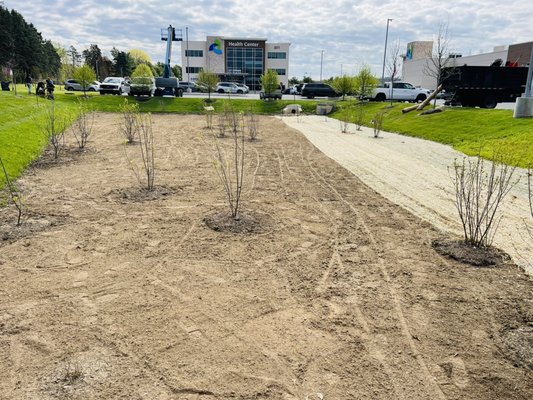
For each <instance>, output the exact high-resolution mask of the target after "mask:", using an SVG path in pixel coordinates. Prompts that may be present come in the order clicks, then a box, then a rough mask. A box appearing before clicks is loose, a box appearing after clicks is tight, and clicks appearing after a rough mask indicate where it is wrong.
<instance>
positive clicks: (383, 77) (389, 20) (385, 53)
mask: <svg viewBox="0 0 533 400" xmlns="http://www.w3.org/2000/svg"><path fill="white" fill-rule="evenodd" d="M391 21H392V18H387V33H385V51H384V52H383V70H382V72H381V84H382V85H383V84H384V83H385V58H386V57H387V39H388V38H389V22H391Z"/></svg>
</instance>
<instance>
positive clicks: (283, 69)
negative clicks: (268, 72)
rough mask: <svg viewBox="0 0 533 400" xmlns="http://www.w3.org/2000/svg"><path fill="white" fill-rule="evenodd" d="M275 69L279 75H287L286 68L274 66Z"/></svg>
mask: <svg viewBox="0 0 533 400" xmlns="http://www.w3.org/2000/svg"><path fill="white" fill-rule="evenodd" d="M274 71H276V73H277V74H278V75H286V73H287V72H286V71H285V68H274Z"/></svg>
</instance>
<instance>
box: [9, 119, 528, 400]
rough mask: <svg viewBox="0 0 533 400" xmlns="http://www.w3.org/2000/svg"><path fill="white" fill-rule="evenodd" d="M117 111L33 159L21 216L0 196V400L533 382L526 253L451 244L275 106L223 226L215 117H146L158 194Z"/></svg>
mask: <svg viewBox="0 0 533 400" xmlns="http://www.w3.org/2000/svg"><path fill="white" fill-rule="evenodd" d="M119 121H120V116H118V115H112V114H99V115H98V116H97V126H96V129H95V133H94V135H93V136H92V137H91V140H90V142H89V147H88V150H87V151H86V152H85V153H82V154H78V153H77V152H75V151H74V150H73V149H74V142H73V138H72V137H71V136H69V138H68V142H69V145H70V146H71V150H70V151H68V152H66V153H65V154H64V155H63V156H62V158H61V161H60V162H58V163H57V165H55V164H50V163H47V162H44V161H43V162H41V163H38V164H37V165H36V166H35V167H34V168H32V169H30V170H29V171H28V173H27V174H26V175H25V176H24V177H23V178H22V179H21V181H20V185H21V186H22V187H23V188H24V192H25V193H26V195H27V200H26V207H27V210H28V214H27V215H26V220H25V222H24V224H23V225H22V227H21V228H16V227H14V222H15V213H14V211H13V209H11V208H10V209H8V208H3V209H0V399H6V400H7V399H10V400H11V399H39V400H41V399H43V400H51V399H84V400H85V399H161V400H163V399H165V400H166V399H188V400H193V399H194V400H211V399H213V400H215V399H301V400H316V399H321V400H323V399H328V400H336V399H339V400H344V399H390V400H397V399H476V400H478V399H487V400H491V399H494V400H496V399H531V398H533V356H532V347H533V346H532V341H533V304H532V303H533V299H532V287H533V285H532V282H531V278H530V277H528V276H527V275H526V274H525V273H524V272H523V270H522V269H520V268H519V267H517V266H516V265H514V264H512V263H511V262H510V261H505V262H502V263H500V264H499V265H497V266H494V267H490V268H480V267H474V266H471V265H468V264H464V263H461V262H459V261H455V260H452V259H449V258H446V257H444V256H442V255H440V254H439V253H437V252H436V250H435V249H434V248H433V247H432V243H433V241H435V240H437V239H442V234H441V233H440V232H439V231H437V230H436V229H435V228H433V227H432V225H430V224H429V223H427V222H425V221H423V220H421V219H420V218H418V217H416V216H414V215H413V214H411V213H409V212H408V211H406V210H404V209H403V208H401V207H400V206H397V205H394V204H393V203H391V202H390V201H388V200H387V199H385V198H384V197H382V196H381V195H379V194H377V193H376V192H375V191H374V190H372V189H370V188H369V187H368V186H366V185H364V184H363V183H362V182H361V181H360V180H359V179H358V178H357V176H355V175H354V174H352V173H350V172H349V171H347V170H346V169H344V168H343V167H341V166H340V165H338V164H337V163H336V162H335V161H333V160H331V159H330V158H328V157H327V156H325V155H324V154H323V153H322V152H320V151H319V150H318V149H317V148H316V147H314V146H313V145H312V144H311V143H310V142H309V141H308V140H307V139H306V138H305V137H304V136H303V135H302V134H301V133H300V132H298V131H296V130H294V129H291V128H288V127H287V126H286V125H285V124H284V123H283V122H282V121H280V120H278V119H275V118H262V119H261V120H260V132H261V133H260V137H259V140H257V141H255V142H247V143H246V148H247V165H246V176H247V180H246V184H245V187H244V192H243V213H244V215H245V216H246V217H247V219H250V220H253V221H255V225H254V229H253V230H252V231H251V232H243V233H231V232H227V231H223V230H218V231H217V230H213V229H211V228H210V227H209V226H207V224H206V222H205V221H206V220H210V219H211V217H212V216H213V215H215V214H217V213H220V212H221V211H224V210H225V208H227V206H226V204H225V197H224V192H223V190H222V186H221V184H220V182H219V180H218V177H217V175H216V173H215V170H214V168H213V155H212V154H213V153H212V148H211V147H210V145H209V142H208V141H206V140H205V139H204V138H205V136H206V132H207V130H206V129H205V128H204V126H205V120H204V118H203V117H200V116H175V115H158V116H155V117H154V132H155V134H156V149H157V153H156V161H157V165H158V170H157V172H158V175H157V177H156V186H157V190H156V191H155V193H146V192H145V191H143V190H141V189H140V186H139V183H138V182H137V180H136V178H135V175H134V174H133V172H132V170H131V169H130V161H131V160H134V156H135V154H136V153H135V151H136V150H138V149H137V148H136V147H132V146H125V145H124V144H123V140H122V138H121V137H120V135H119V134H118V129H119V128H118V124H119ZM224 140H225V141H227V142H229V141H228V139H224ZM125 149H126V152H127V154H128V155H129V158H128V157H126V155H125ZM128 159H129V160H130V161H128Z"/></svg>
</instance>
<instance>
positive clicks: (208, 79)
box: [197, 70, 219, 101]
mask: <svg viewBox="0 0 533 400" xmlns="http://www.w3.org/2000/svg"><path fill="white" fill-rule="evenodd" d="M218 82H219V79H218V75H217V74H215V73H214V72H210V71H204V70H202V71H200V73H199V74H198V80H197V83H198V85H200V86H202V87H204V89H205V91H206V92H207V94H208V98H209V101H211V92H214V91H215V89H216V88H217V84H218Z"/></svg>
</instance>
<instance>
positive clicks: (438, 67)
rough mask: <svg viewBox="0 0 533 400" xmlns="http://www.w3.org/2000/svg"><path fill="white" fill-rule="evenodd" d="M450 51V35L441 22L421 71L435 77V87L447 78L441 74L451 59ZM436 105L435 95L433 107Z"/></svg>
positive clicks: (445, 25) (446, 27)
mask: <svg viewBox="0 0 533 400" xmlns="http://www.w3.org/2000/svg"><path fill="white" fill-rule="evenodd" d="M449 52H450V36H449V33H448V24H447V23H446V24H445V23H441V24H440V25H439V33H438V35H437V41H436V44H434V45H433V48H432V49H431V50H430V51H428V54H427V57H426V64H425V65H424V69H423V73H424V74H425V75H426V76H429V77H430V78H434V79H435V83H436V85H435V87H438V86H439V85H440V83H441V82H442V81H443V80H444V79H446V78H447V76H442V69H443V68H444V67H447V66H449V65H450V64H451V62H452V59H451V58H449V56H448V55H449ZM449 73H450V72H449ZM436 106H437V97H436V96H435V100H434V101H433V108H435V107H436Z"/></svg>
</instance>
